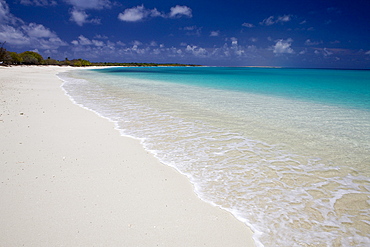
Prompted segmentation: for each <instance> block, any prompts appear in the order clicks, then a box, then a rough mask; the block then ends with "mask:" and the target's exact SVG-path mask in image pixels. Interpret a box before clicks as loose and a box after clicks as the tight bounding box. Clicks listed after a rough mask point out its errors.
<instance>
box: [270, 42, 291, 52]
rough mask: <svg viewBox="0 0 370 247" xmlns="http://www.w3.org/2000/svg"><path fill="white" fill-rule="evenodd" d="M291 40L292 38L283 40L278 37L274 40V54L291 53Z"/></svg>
mask: <svg viewBox="0 0 370 247" xmlns="http://www.w3.org/2000/svg"><path fill="white" fill-rule="evenodd" d="M292 42H293V40H292V39H287V40H283V39H280V40H278V41H276V44H275V45H274V46H273V47H272V50H273V52H274V53H275V54H277V55H278V54H284V53H286V54H293V53H294V50H293V49H292V48H291V45H292Z"/></svg>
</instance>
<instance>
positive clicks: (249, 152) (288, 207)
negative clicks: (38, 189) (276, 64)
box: [60, 67, 370, 246]
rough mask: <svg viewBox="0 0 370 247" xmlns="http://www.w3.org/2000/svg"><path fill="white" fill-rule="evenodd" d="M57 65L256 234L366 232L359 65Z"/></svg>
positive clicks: (365, 96)
mask: <svg viewBox="0 0 370 247" xmlns="http://www.w3.org/2000/svg"><path fill="white" fill-rule="evenodd" d="M60 77H61V78H62V79H63V80H65V83H64V85H63V88H64V90H65V91H66V92H67V94H68V95H69V96H70V97H71V98H72V100H73V101H74V102H75V103H77V104H79V105H81V106H84V107H86V108H88V109H91V110H93V111H95V112H96V113H97V114H99V115H101V116H103V117H106V118H108V119H109V120H111V121H113V122H115V124H116V127H117V129H118V130H119V131H120V132H121V134H122V135H128V136H132V137H135V138H139V139H140V140H141V141H142V143H143V145H144V147H145V148H146V149H147V150H149V151H151V152H153V154H155V156H156V157H157V158H158V159H159V160H161V161H162V162H163V163H164V164H167V165H169V166H172V167H174V168H176V169H177V170H178V171H179V172H181V173H182V174H184V175H186V176H187V177H188V178H189V180H190V181H191V182H192V183H193V184H194V186H195V190H196V193H197V194H198V195H199V197H200V198H202V199H203V200H205V201H208V202H210V203H212V204H214V205H217V206H220V207H222V208H224V209H226V210H228V211H230V212H232V213H233V214H234V215H235V216H236V217H237V218H238V219H239V220H241V221H243V222H244V223H246V224H247V225H248V226H249V227H251V228H252V230H253V231H254V232H255V235H254V238H255V240H256V243H257V244H258V245H260V246H351V245H354V246H368V245H369V244H370V210H369V209H370V207H369V196H370V179H369V178H370V71H358V70H313V69H307V70H305V69H273V68H216V67H196V68H183V67H181V68H179V67H169V68H168V67H166V68H109V69H103V70H100V69H98V70H81V71H74V72H71V73H70V74H63V75H60Z"/></svg>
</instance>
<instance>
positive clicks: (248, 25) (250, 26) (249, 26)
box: [242, 22, 254, 28]
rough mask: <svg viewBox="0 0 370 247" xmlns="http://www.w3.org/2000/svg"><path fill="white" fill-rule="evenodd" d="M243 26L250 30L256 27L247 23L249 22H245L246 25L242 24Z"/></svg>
mask: <svg viewBox="0 0 370 247" xmlns="http://www.w3.org/2000/svg"><path fill="white" fill-rule="evenodd" d="M242 26H243V27H248V28H252V27H254V25H253V24H251V23H247V22H244V23H243V24H242Z"/></svg>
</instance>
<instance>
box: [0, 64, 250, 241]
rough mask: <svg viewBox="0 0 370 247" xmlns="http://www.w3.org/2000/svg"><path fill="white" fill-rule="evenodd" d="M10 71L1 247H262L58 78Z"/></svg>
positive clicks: (0, 165)
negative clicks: (77, 101) (82, 103)
mask: <svg viewBox="0 0 370 247" xmlns="http://www.w3.org/2000/svg"><path fill="white" fill-rule="evenodd" d="M69 69H75V68H67V67H56V66H55V67H54V66H45V67H41V66H40V67H35V66H34V67H32V66H31V67H20V66H19V67H0V102H1V103H0V136H1V142H0V198H1V203H0V232H1V234H0V246H6V247H11V246H37V247H42V246H45V247H46V246H47V247H50V246H171V247H175V246H176V247H178V246H220V247H221V246H222V247H224V246H233V247H234V246H248V247H249V246H254V242H253V239H252V232H251V231H250V230H249V229H248V227H247V226H246V225H244V224H243V223H242V222H240V221H238V220H237V219H236V218H235V217H234V216H232V215H231V214H230V213H228V212H226V211H224V210H221V209H219V208H217V207H214V206H212V205H210V204H207V203H205V202H203V201H201V200H200V199H199V198H198V197H197V196H196V194H195V193H194V191H193V187H192V185H191V184H190V182H189V181H188V180H187V178H186V177H185V176H183V175H181V174H179V173H178V172H177V171H175V170H174V169H173V168H170V167H167V166H165V165H163V164H161V163H160V162H159V161H158V160H157V159H156V158H155V157H154V156H153V155H152V154H150V153H147V152H146V151H145V150H144V148H143V147H142V146H141V144H140V142H139V141H138V140H134V139H131V138H128V137H122V136H120V134H119V132H118V131H117V130H115V129H114V124H113V123H111V122H109V121H107V120H106V119H103V118H101V117H99V116H98V115H96V114H95V113H93V112H91V111H88V110H85V109H83V108H81V107H79V106H77V105H75V104H73V103H72V101H71V100H70V99H69V98H68V97H67V96H66V95H65V94H64V91H63V90H62V89H61V87H60V85H61V84H62V81H61V80H60V79H59V78H58V77H57V76H56V74H57V73H59V72H63V71H66V70H69Z"/></svg>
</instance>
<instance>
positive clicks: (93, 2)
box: [65, 0, 112, 9]
mask: <svg viewBox="0 0 370 247" xmlns="http://www.w3.org/2000/svg"><path fill="white" fill-rule="evenodd" d="M65 2H67V3H69V4H70V5H72V6H73V7H75V8H77V9H103V8H109V7H111V5H112V4H111V2H110V1H109V0H65Z"/></svg>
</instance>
